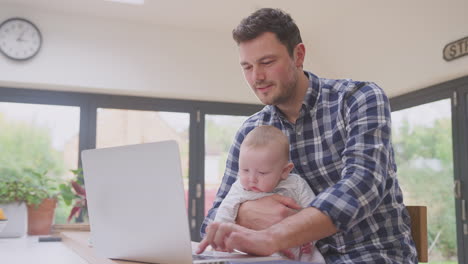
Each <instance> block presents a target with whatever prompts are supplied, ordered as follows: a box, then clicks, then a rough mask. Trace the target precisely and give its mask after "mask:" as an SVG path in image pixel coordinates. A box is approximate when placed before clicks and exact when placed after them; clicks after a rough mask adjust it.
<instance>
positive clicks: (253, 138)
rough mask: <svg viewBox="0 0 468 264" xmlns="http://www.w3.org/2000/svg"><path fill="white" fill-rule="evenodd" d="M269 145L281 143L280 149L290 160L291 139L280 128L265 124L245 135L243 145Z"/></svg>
mask: <svg viewBox="0 0 468 264" xmlns="http://www.w3.org/2000/svg"><path fill="white" fill-rule="evenodd" d="M268 145H279V150H280V151H281V152H282V154H283V155H284V156H285V157H286V160H289V140H288V137H287V136H286V135H285V134H284V133H283V131H281V130H280V129H278V128H276V127H274V126H269V125H263V126H258V127H256V128H254V129H253V130H252V131H250V133H249V134H247V136H246V137H245V139H244V141H243V142H242V146H249V147H265V146H268Z"/></svg>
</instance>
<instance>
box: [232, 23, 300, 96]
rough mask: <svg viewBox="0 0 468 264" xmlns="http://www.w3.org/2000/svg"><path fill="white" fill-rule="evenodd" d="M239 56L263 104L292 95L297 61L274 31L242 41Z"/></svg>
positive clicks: (249, 81) (245, 72)
mask: <svg viewBox="0 0 468 264" xmlns="http://www.w3.org/2000/svg"><path fill="white" fill-rule="evenodd" d="M239 56H240V64H241V66H242V69H243V71H244V77H245V79H246V80H247V82H248V83H249V85H250V87H251V88H252V90H253V91H254V93H255V95H256V96H257V97H258V99H260V101H261V102H262V103H263V104H266V105H282V104H286V103H288V102H289V101H290V100H291V99H292V98H293V96H294V94H295V93H296V90H297V89H296V86H297V83H298V75H297V74H298V70H297V69H298V67H297V65H296V64H297V62H295V59H294V58H291V56H290V55H289V53H288V50H287V48H286V46H285V45H283V44H282V43H281V42H280V41H279V40H278V39H277V38H276V35H275V34H274V33H271V32H265V33H263V34H261V35H260V36H258V37H257V38H255V39H252V40H249V41H245V42H242V43H240V44H239ZM294 57H295V56H294ZM301 71H302V70H301Z"/></svg>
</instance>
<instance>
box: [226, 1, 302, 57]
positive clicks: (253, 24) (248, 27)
mask: <svg viewBox="0 0 468 264" xmlns="http://www.w3.org/2000/svg"><path fill="white" fill-rule="evenodd" d="M265 32H271V33H274V34H275V35H276V37H277V38H278V40H279V41H280V42H281V43H282V44H283V45H285V46H286V49H287V50H288V53H289V56H291V57H292V56H293V53H294V48H295V47H296V46H297V44H299V43H302V38H301V33H300V31H299V28H298V27H297V25H296V23H295V22H294V20H293V19H292V18H291V16H290V15H289V14H287V13H286V12H284V11H282V10H281V9H273V8H262V9H259V10H257V11H255V12H254V13H252V14H251V15H250V16H248V17H246V18H244V19H243V20H242V21H241V22H240V24H239V25H238V26H237V27H236V28H235V29H234V30H233V31H232V37H233V38H234V40H235V41H236V42H237V45H239V44H240V43H242V42H244V41H248V40H252V39H254V38H256V37H258V36H260V35H261V34H263V33H265Z"/></svg>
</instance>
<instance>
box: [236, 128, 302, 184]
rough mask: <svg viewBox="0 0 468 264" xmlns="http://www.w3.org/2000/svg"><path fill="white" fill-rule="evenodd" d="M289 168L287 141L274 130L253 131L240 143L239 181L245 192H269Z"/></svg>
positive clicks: (281, 134) (284, 177) (285, 174)
mask: <svg viewBox="0 0 468 264" xmlns="http://www.w3.org/2000/svg"><path fill="white" fill-rule="evenodd" d="M292 168H293V164H292V163H290V162H289V142H288V137H286V135H285V134H283V132H282V131H281V130H279V129H278V128H276V127H274V126H259V127H256V128H254V129H253V130H252V131H251V132H250V133H249V134H247V136H246V137H245V139H244V141H243V142H242V145H241V148H240V154H239V177H240V182H241V184H242V187H244V189H246V190H248V191H254V192H271V191H273V190H274V189H275V187H276V186H277V185H278V183H279V182H280V181H281V180H284V179H286V178H287V177H288V175H289V173H290V172H291V170H292Z"/></svg>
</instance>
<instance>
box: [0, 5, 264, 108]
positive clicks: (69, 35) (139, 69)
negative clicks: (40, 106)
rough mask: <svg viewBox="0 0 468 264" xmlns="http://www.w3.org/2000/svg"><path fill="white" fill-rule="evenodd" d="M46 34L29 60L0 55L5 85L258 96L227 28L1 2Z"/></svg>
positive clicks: (4, 13) (9, 13)
mask: <svg viewBox="0 0 468 264" xmlns="http://www.w3.org/2000/svg"><path fill="white" fill-rule="evenodd" d="M14 16H19V17H24V18H27V19H29V20H31V21H33V22H34V23H35V24H36V25H37V26H38V27H39V29H40V30H41V33H42V35H43V46H42V49H41V51H40V52H39V53H38V54H37V56H36V57H34V58H33V59H32V60H29V61H26V62H16V61H12V60H10V59H7V58H6V57H4V56H0V86H4V87H23V88H36V89H37V88H39V89H54V90H65V91H88V92H99V93H114V94H130V95H145V96H152V97H161V98H178V99H194V100H208V101H225V102H226V101H227V102H241V103H258V101H257V99H256V98H255V96H254V95H253V93H252V92H251V91H250V89H249V88H248V86H247V84H246V83H245V81H244V79H243V76H242V73H241V70H240V69H241V68H240V66H239V64H238V54H237V47H236V45H235V43H234V42H233V41H232V39H231V36H230V32H223V33H213V32H202V31H199V32H194V31H191V32H188V31H186V30H185V31H184V30H181V29H177V28H172V29H171V28H167V27H163V26H151V25H149V24H137V23H134V22H127V21H116V20H105V19H99V18H96V17H85V16H69V15H68V16H67V15H65V14H56V13H47V12H42V11H33V10H27V9H25V8H21V9H20V8H17V7H12V6H5V5H3V6H1V8H0V21H3V20H5V19H7V18H10V17H14Z"/></svg>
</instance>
